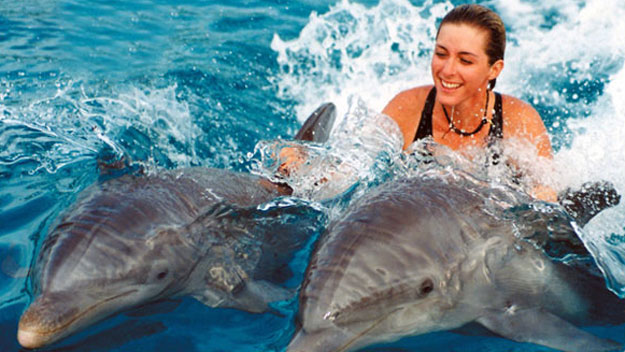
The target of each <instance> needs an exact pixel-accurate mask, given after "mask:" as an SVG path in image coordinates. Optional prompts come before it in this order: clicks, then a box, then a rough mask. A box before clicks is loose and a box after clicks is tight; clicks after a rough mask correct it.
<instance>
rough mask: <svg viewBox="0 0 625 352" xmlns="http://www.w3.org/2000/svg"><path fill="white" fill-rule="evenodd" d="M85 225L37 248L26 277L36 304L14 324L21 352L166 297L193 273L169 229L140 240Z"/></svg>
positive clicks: (59, 231) (59, 232)
mask: <svg viewBox="0 0 625 352" xmlns="http://www.w3.org/2000/svg"><path fill="white" fill-rule="evenodd" d="M85 225H86V224H85V223H84V222H82V223H81V222H79V221H76V222H66V223H63V224H61V225H59V226H57V227H56V228H55V229H54V231H53V232H52V233H51V234H50V236H48V238H47V239H46V241H45V242H44V244H43V246H42V249H41V251H40V254H39V258H38V260H37V262H36V264H35V266H34V268H33V272H32V273H31V277H32V280H33V282H32V283H33V291H34V295H35V297H36V299H35V300H34V301H33V302H32V304H31V305H30V306H29V307H28V309H27V310H26V312H25V313H24V314H23V315H22V317H21V319H20V322H19V328H18V329H19V330H18V341H19V343H20V344H21V345H22V346H24V347H27V348H38V347H42V346H45V345H48V344H50V343H53V342H55V341H57V340H59V339H61V338H63V337H65V336H68V335H70V334H72V333H74V332H76V331H78V330H80V329H82V328H84V327H86V326H89V325H91V324H93V323H96V322H98V321H100V320H102V319H104V318H106V317H108V316H111V315H113V314H115V313H117V312H120V311H123V310H126V309H129V308H131V307H134V306H137V305H140V304H145V303H149V302H151V301H155V300H158V299H159V298H163V297H168V296H171V295H173V294H175V293H176V292H177V291H178V290H180V289H181V288H180V287H182V286H181V285H178V283H180V282H184V281H185V280H186V278H187V276H188V275H189V272H190V271H191V270H192V267H193V263H189V256H188V255H184V254H183V253H180V250H181V248H182V247H185V244H184V241H183V240H182V239H181V238H180V237H178V236H176V235H175V234H173V233H172V232H173V231H171V230H163V231H154V233H155V234H154V235H153V236H152V237H151V238H148V239H147V240H146V237H145V236H143V235H138V234H137V235H136V236H131V235H130V236H129V235H128V231H126V232H125V233H124V236H123V237H122V236H119V233H120V231H119V230H120V229H118V228H115V226H117V225H113V224H110V223H108V224H107V223H104V224H102V223H101V224H91V225H92V226H90V227H87V228H85ZM96 225H97V226H96ZM187 254H188V253H187ZM165 258H167V260H165ZM172 258H173V259H172Z"/></svg>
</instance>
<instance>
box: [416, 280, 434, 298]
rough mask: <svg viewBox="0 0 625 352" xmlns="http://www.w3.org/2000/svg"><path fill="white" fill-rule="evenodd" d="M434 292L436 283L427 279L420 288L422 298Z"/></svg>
mask: <svg viewBox="0 0 625 352" xmlns="http://www.w3.org/2000/svg"><path fill="white" fill-rule="evenodd" d="M433 290H434V283H433V282H432V280H430V279H425V280H423V282H422V283H421V287H420V288H419V293H420V295H421V296H426V295H427V294H428V293H430V292H432V291H433Z"/></svg>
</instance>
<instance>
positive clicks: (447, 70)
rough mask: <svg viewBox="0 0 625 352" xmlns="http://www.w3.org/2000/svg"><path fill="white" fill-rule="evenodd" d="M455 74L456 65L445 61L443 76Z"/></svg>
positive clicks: (453, 62) (452, 61)
mask: <svg viewBox="0 0 625 352" xmlns="http://www.w3.org/2000/svg"><path fill="white" fill-rule="evenodd" d="M455 73H456V63H455V61H454V60H451V59H449V60H445V62H444V64H443V74H445V75H446V76H451V75H454V74H455Z"/></svg>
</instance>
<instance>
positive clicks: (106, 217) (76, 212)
mask: <svg viewBox="0 0 625 352" xmlns="http://www.w3.org/2000/svg"><path fill="white" fill-rule="evenodd" d="M260 183H261V180H260V179H259V178H257V177H254V176H251V175H244V174H234V173H231V172H227V171H224V170H218V169H199V168H198V169H196V168H189V169H182V170H177V171H169V172H163V173H160V174H158V175H152V176H147V177H145V176H142V177H136V176H132V175H125V176H122V177H120V178H117V179H112V180H109V181H106V182H104V183H101V184H96V185H94V186H92V187H91V188H90V189H88V190H86V191H85V192H83V193H82V194H81V196H80V198H79V199H78V200H77V201H76V203H75V205H74V206H73V207H72V208H70V209H69V211H68V212H67V213H66V214H65V215H63V216H62V217H61V218H60V219H61V220H60V221H59V223H58V225H56V227H55V228H54V230H53V231H52V232H51V233H50V235H49V236H48V237H47V238H46V240H45V242H44V244H43V246H42V249H41V254H40V260H39V261H38V263H37V265H38V268H37V270H41V269H42V268H44V267H45V268H47V269H46V271H45V272H43V273H42V275H41V281H40V284H41V285H43V286H47V285H57V286H60V285H63V283H64V282H66V281H67V280H63V279H61V278H62V277H63V276H65V275H69V274H70V272H75V271H76V270H82V271H83V272H84V275H85V276H88V275H89V272H91V271H98V270H101V268H99V267H98V263H107V265H109V266H111V267H112V268H113V267H115V268H118V270H123V266H129V265H131V264H130V261H129V260H128V258H133V255H134V252H133V251H134V250H135V246H133V243H145V242H146V241H147V240H149V239H150V238H151V237H153V236H155V235H157V234H159V233H160V232H162V231H167V230H168V229H171V228H174V227H180V226H188V225H189V224H192V223H193V222H194V221H195V220H196V219H197V218H198V216H199V215H200V214H202V213H205V212H210V211H211V209H212V208H216V207H219V206H220V205H222V204H228V205H236V206H242V207H243V206H253V205H257V204H260V203H263V202H266V201H268V200H270V199H272V198H275V197H276V196H278V195H279V193H278V192H277V190H275V189H273V188H272V187H271V186H270V185H268V186H267V187H265V186H261V184H260ZM215 211H218V209H216V210H215ZM96 238H97V241H94V240H95V239H96ZM133 241H134V242H133ZM87 251H89V255H90V256H91V257H92V258H93V259H94V260H90V261H84V260H81V258H82V257H83V256H84V255H85V253H86V252H87ZM98 257H101V260H97V258H98ZM79 263H80V264H79ZM85 263H88V264H90V265H94V266H93V267H92V268H87V267H84V265H86V264H85ZM81 265H82V266H81ZM57 278H58V279H57ZM56 289H58V290H62V287H57V288H56Z"/></svg>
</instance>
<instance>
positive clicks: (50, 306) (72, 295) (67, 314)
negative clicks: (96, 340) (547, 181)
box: [17, 289, 137, 348]
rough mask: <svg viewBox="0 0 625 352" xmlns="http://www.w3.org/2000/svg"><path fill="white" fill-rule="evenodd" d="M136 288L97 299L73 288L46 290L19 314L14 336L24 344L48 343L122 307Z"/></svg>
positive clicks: (44, 344)
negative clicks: (81, 293) (20, 316)
mask: <svg viewBox="0 0 625 352" xmlns="http://www.w3.org/2000/svg"><path fill="white" fill-rule="evenodd" d="M135 292H137V290H134V289H132V290H128V291H125V292H122V293H119V294H116V295H113V296H110V297H108V298H101V297H97V298H96V299H94V297H89V296H87V295H80V294H77V293H76V292H53V293H51V292H46V293H44V294H42V295H41V296H39V298H37V299H36V300H35V301H34V302H33V303H32V304H31V305H30V307H28V309H27V310H26V312H24V314H23V315H22V318H21V319H20V323H19V326H18V331H17V340H18V341H19V343H20V345H22V346H23V347H26V348H39V347H43V346H46V345H49V344H51V343H53V342H56V341H58V340H60V339H62V338H64V337H66V336H68V335H70V334H72V333H74V332H76V331H78V330H80V329H82V328H84V327H86V326H89V325H90V324H93V323H95V322H97V321H100V320H102V319H104V318H106V317H108V316H110V315H112V314H115V313H117V312H119V311H120V310H122V309H124V307H127V305H126V303H127V302H124V300H125V299H126V298H127V297H128V296H130V295H132V294H133V293H135Z"/></svg>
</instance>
